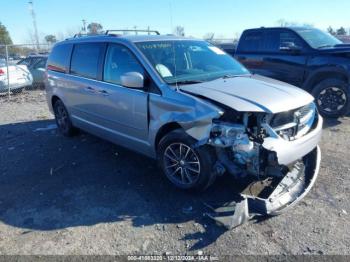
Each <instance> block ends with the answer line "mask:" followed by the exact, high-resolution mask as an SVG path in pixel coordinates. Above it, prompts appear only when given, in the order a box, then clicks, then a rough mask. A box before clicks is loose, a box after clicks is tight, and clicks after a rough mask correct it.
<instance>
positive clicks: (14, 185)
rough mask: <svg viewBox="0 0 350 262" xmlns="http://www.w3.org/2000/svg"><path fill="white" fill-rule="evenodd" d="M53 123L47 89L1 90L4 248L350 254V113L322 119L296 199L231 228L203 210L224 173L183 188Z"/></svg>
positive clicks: (225, 181)
mask: <svg viewBox="0 0 350 262" xmlns="http://www.w3.org/2000/svg"><path fill="white" fill-rule="evenodd" d="M53 124H54V121H53V120H52V115H51V114H50V113H49V111H48V108H47V105H46V100H45V94H44V91H31V92H28V91H26V93H24V94H21V95H18V96H14V97H12V99H11V101H7V98H6V97H0V185H1V190H0V254H40V255H44V254H84V255H85V254H113V255H116V254H164V253H165V252H168V254H185V253H188V254H192V253H197V252H198V251H203V252H204V254H212V255H232V254H236V255H242V254H265V255H269V254H350V250H349V246H350V234H349V233H350V232H349V229H350V219H349V216H350V204H349V201H348V199H349V197H350V193H349V192H350V178H349V173H350V160H349V159H350V152H349V142H348V141H349V139H348V134H349V131H350V118H348V117H346V118H343V119H340V120H333V121H328V122H326V123H325V127H324V133H323V139H322V143H321V149H322V154H323V159H322V164H321V170H320V174H319V178H318V181H317V182H316V185H315V186H314V188H313V189H312V190H311V192H310V193H309V195H308V196H307V197H306V198H305V199H304V200H303V201H302V202H301V203H299V204H298V205H297V206H296V207H295V208H293V209H291V210H289V211H288V212H287V213H285V214H283V215H281V216H278V217H273V218H270V219H266V220H262V221H252V222H250V223H248V224H245V225H243V226H240V227H238V228H235V229H233V230H229V231H227V230H225V229H224V228H222V227H219V226H217V225H216V224H215V223H213V222H212V221H211V220H210V219H208V218H207V217H204V216H203V212H205V211H206V209H205V207H204V205H203V201H209V200H221V199H225V198H229V197H230V196H231V190H232V185H233V184H234V180H232V179H231V178H230V177H229V176H226V177H222V178H219V179H218V180H217V182H216V183H215V184H214V185H213V186H212V187H211V188H210V189H209V190H208V191H206V192H205V193H202V194H189V193H184V192H181V191H178V190H176V189H174V188H173V187H172V186H171V185H170V184H169V183H168V182H167V181H166V179H165V178H164V177H163V176H162V174H161V173H160V172H159V170H158V169H157V168H156V165H155V163H154V162H153V161H152V160H149V159H147V158H146V157H144V156H142V155H139V154H136V153H133V152H130V151H128V150H126V149H123V148H121V147H118V146H116V145H113V144H110V143H108V142H105V141H103V140H101V139H99V138H96V137H93V136H91V135H88V134H84V133H82V134H80V135H79V136H77V137H74V138H65V137H62V136H61V135H60V134H59V133H57V130H56V129H55V126H54V125H53ZM191 209H192V210H191ZM184 211H189V212H184Z"/></svg>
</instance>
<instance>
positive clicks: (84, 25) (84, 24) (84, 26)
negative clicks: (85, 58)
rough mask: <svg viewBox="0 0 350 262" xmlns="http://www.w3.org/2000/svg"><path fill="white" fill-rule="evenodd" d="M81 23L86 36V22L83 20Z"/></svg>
mask: <svg viewBox="0 0 350 262" xmlns="http://www.w3.org/2000/svg"><path fill="white" fill-rule="evenodd" d="M81 21H82V22H83V28H82V30H83V33H84V34H86V20H85V19H83V20H81Z"/></svg>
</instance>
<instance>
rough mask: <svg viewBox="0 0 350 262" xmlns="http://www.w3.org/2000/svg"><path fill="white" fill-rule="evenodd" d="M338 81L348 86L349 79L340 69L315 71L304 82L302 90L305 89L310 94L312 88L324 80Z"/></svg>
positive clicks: (331, 68)
mask: <svg viewBox="0 0 350 262" xmlns="http://www.w3.org/2000/svg"><path fill="white" fill-rule="evenodd" d="M331 78H335V79H340V80H343V81H345V82H346V83H348V84H349V81H350V78H349V75H348V74H347V73H346V72H345V71H344V70H343V69H341V68H336V67H330V68H323V69H321V70H317V71H315V72H313V73H312V74H311V75H310V76H309V77H308V78H307V80H306V81H305V84H304V89H306V90H307V91H308V92H310V93H311V92H312V90H313V89H314V87H315V86H316V85H317V84H319V83H320V82H322V81H323V80H326V79H331Z"/></svg>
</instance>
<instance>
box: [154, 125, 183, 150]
mask: <svg viewBox="0 0 350 262" xmlns="http://www.w3.org/2000/svg"><path fill="white" fill-rule="evenodd" d="M176 129H183V128H182V127H181V125H180V124H179V123H177V122H170V123H166V124H164V125H163V126H162V127H161V128H159V130H158V132H157V135H156V138H155V140H154V148H155V149H156V150H157V148H158V144H159V142H160V140H161V139H162V138H163V137H164V136H165V135H166V134H168V133H170V132H171V131H174V130H176Z"/></svg>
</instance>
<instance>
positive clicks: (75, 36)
mask: <svg viewBox="0 0 350 262" xmlns="http://www.w3.org/2000/svg"><path fill="white" fill-rule="evenodd" d="M83 36H88V34H82V33H78V34H75V35H74V36H73V38H77V37H83Z"/></svg>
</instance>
